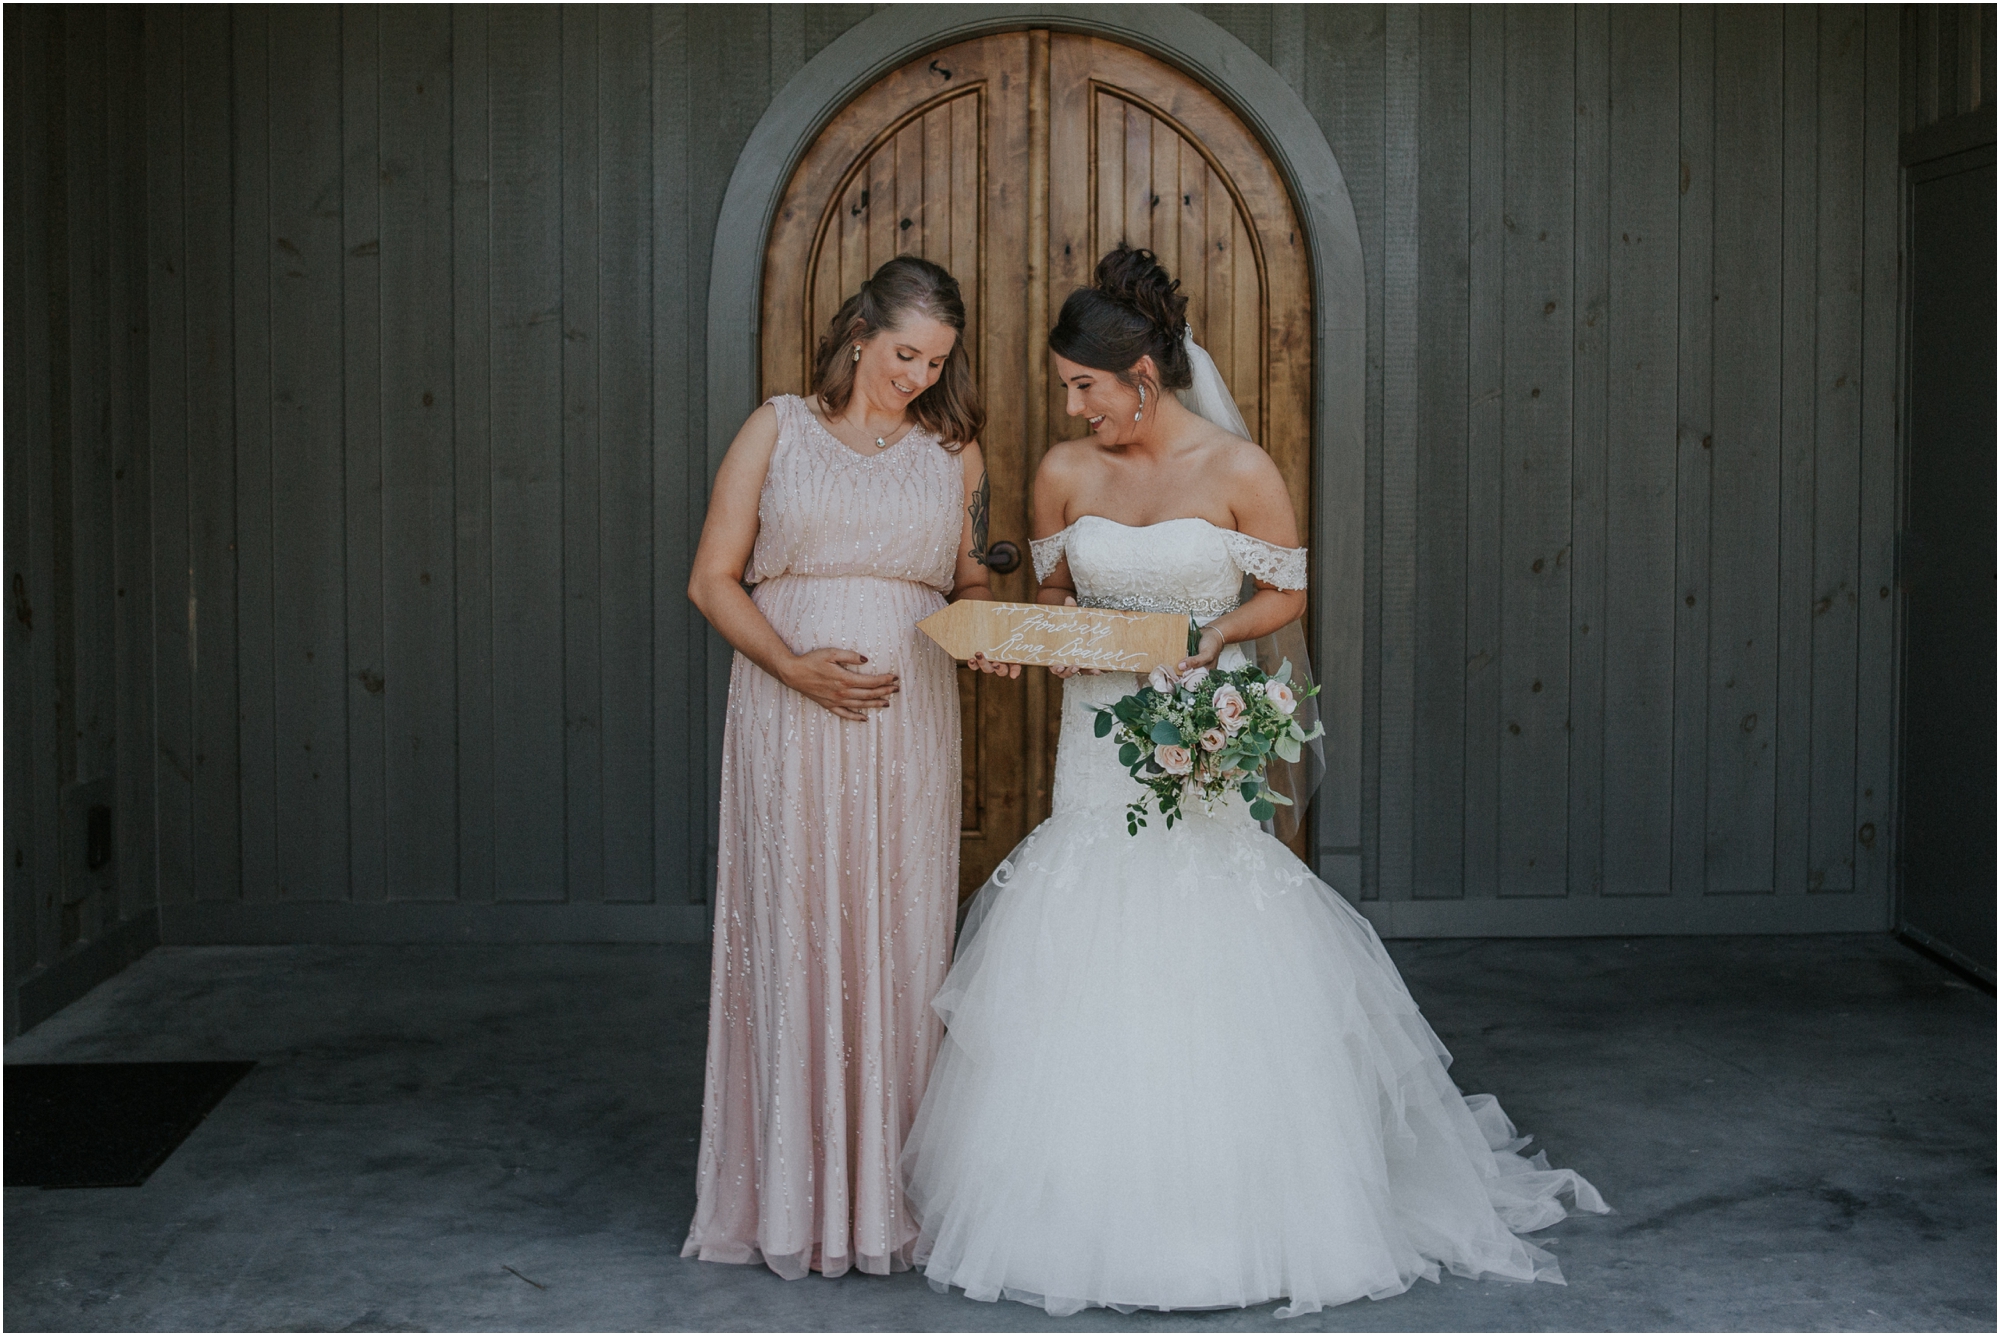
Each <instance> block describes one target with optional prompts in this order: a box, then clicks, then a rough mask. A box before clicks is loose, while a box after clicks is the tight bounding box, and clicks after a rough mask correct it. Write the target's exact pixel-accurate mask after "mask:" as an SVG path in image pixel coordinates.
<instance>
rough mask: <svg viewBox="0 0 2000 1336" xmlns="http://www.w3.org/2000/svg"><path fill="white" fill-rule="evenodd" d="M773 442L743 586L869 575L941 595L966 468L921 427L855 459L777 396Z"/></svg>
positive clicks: (953, 550)
mask: <svg viewBox="0 0 2000 1336" xmlns="http://www.w3.org/2000/svg"><path fill="white" fill-rule="evenodd" d="M771 403H772V405H773V406H774V407H775V408H776V409H777V410H778V445H777V448H776V450H774V451H773V452H772V455H771V466H770V469H769V471H768V472H766V474H765V475H764V490H763V492H762V494H761V495H759V497H758V498H757V546H756V548H755V549H754V550H753V551H752V552H751V554H750V564H749V566H748V568H747V569H745V571H744V572H743V579H744V582H745V583H746V584H758V583H760V582H762V581H765V580H769V579H772V578H773V577H775V576H779V575H870V576H876V577H878V578H880V579H885V580H907V581H910V582H911V583H913V584H924V585H929V586H930V587H931V588H933V589H936V590H938V591H939V592H941V593H948V592H950V590H951V586H952V577H953V575H954V574H955V573H956V569H957V565H958V543H959V538H960V536H961V534H962V533H963V524H964V519H965V470H964V465H963V464H961V463H960V461H959V457H958V456H957V455H954V454H951V453H949V452H948V451H946V450H945V448H944V447H943V446H941V445H939V444H938V441H937V437H935V436H933V435H931V434H930V433H929V432H927V431H925V430H924V429H923V428H921V427H915V428H912V429H911V430H910V431H909V432H908V433H907V434H906V435H905V436H904V437H903V439H902V440H900V441H898V442H896V443H895V444H894V445H892V446H890V447H889V448H888V449H887V450H884V451H882V452H881V453H880V454H876V455H858V454H856V453H855V452H854V451H852V450H850V449H848V448H847V447H846V446H844V445H842V444H841V443H840V441H839V440H838V439H837V438H836V437H835V436H834V435H833V433H832V432H830V431H828V430H827V429H826V426H825V424H823V423H822V422H820V420H819V419H818V418H817V417H815V416H813V411H812V409H811V408H810V407H808V406H807V405H806V401H805V400H803V399H801V398H799V397H798V396H797V395H791V394H781V395H779V396H777V397H776V398H774V399H772V400H771Z"/></svg>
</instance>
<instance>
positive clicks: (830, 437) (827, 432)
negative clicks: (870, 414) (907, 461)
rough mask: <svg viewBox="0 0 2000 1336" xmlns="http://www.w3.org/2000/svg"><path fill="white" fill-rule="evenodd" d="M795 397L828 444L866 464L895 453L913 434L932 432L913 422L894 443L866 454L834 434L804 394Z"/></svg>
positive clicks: (925, 434)
mask: <svg viewBox="0 0 2000 1336" xmlns="http://www.w3.org/2000/svg"><path fill="white" fill-rule="evenodd" d="M793 398H795V399H797V400H798V401H799V411H800V412H801V413H804V414H805V415H806V417H808V418H809V419H811V421H812V425H813V426H814V428H816V429H817V430H818V432H819V434H820V435H821V436H823V437H825V438H826V443H827V444H828V445H831V446H833V447H834V448H835V449H837V450H839V451H840V453H841V454H843V455H846V456H847V457H848V458H849V459H857V460H860V461H861V462H862V463H864V464H865V463H868V462H869V461H870V460H875V459H880V458H882V457H883V456H884V455H890V454H894V453H895V452H896V451H897V450H899V449H901V448H902V446H903V444H904V443H905V442H907V441H908V440H909V439H910V438H911V437H912V436H928V435H929V434H930V433H929V432H927V431H925V430H924V428H923V424H922V423H918V422H912V423H911V424H910V429H909V430H908V431H906V432H904V433H903V434H902V435H901V436H898V437H897V438H896V439H895V441H894V443H892V444H890V445H885V446H883V447H882V448H881V449H880V450H877V451H876V452H875V453H874V454H872V455H864V454H862V453H861V452H860V451H859V450H856V449H855V448H854V447H853V446H851V445H849V444H848V443H847V442H846V441H843V440H841V439H840V438H839V437H838V436H835V435H834V434H833V428H831V427H829V426H827V425H826V423H825V422H824V421H823V420H821V418H820V415H819V414H817V413H815V412H813V410H812V405H811V404H809V403H807V402H806V401H805V398H804V396H802V395H794V396H793Z"/></svg>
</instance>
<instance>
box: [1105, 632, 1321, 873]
mask: <svg viewBox="0 0 2000 1336" xmlns="http://www.w3.org/2000/svg"><path fill="white" fill-rule="evenodd" d="M1291 675H1292V665H1291V663H1290V661H1289V660H1288V661H1286V662H1285V663H1284V664H1282V665H1281V666H1280V667H1279V668H1278V671H1277V672H1276V673H1272V674H1266V673H1265V672H1264V670H1263V669H1261V668H1258V667H1257V666H1256V665H1255V664H1249V665H1246V666H1244V667H1242V668H1232V669H1230V670H1228V671H1226V672H1211V671H1210V670H1208V669H1206V668H1194V669H1190V670H1189V671H1188V672H1186V673H1182V674H1176V673H1174V672H1173V670H1172V669H1170V668H1168V667H1166V666H1165V665H1164V664H1162V665H1161V666H1160V667H1158V668H1155V669H1154V670H1153V671H1152V675H1151V676H1150V677H1149V678H1148V679H1147V681H1146V684H1145V685H1144V686H1142V687H1140V688H1139V689H1138V690H1137V691H1135V692H1133V693H1132V694H1131V695H1129V696H1126V697H1123V698H1122V699H1120V700H1118V701H1116V702H1114V703H1113V704H1110V705H1102V706H1099V707H1098V710H1097V736H1098V737H1100V738H1102V737H1110V736H1112V734H1113V733H1114V732H1115V733H1116V740H1117V742H1118V760H1119V763H1120V764H1121V765H1123V766H1125V768H1126V769H1127V770H1129V771H1130V772H1131V775H1132V778H1134V779H1136V780H1138V781H1139V782H1140V783H1141V784H1143V785H1145V786H1146V787H1147V788H1148V789H1150V790H1151V791H1152V799H1153V801H1154V803H1155V804H1156V805H1157V806H1158V809H1159V813H1160V815H1161V816H1163V817H1165V818H1166V819H1167V828H1168V829H1169V830H1171V829H1173V825H1174V822H1175V821H1176V820H1177V819H1179V818H1180V817H1181V816H1182V815H1183V814H1184V813H1183V811H1182V804H1183V803H1184V802H1186V801H1187V800H1188V799H1190V798H1192V799H1194V800H1196V801H1199V802H1200V803H1201V804H1202V805H1203V807H1204V808H1210V809H1212V808H1213V805H1214V803H1215V801H1216V799H1218V798H1220V797H1222V796H1223V795H1224V794H1225V793H1227V792H1228V791H1229V790H1231V789H1235V790H1237V791H1238V792H1240V793H1241V794H1242V795H1243V797H1244V798H1245V800H1247V801H1248V802H1249V804H1250V815H1251V816H1253V817H1255V818H1256V819H1257V820H1259V821H1269V820H1270V819H1271V817H1272V816H1273V815H1274V814H1275V813H1276V812H1277V810H1278V806H1279V805H1281V804H1282V805H1283V806H1286V807H1290V806H1291V805H1292V801H1291V799H1289V798H1287V797H1285V795H1284V794H1282V793H1278V792H1276V791H1275V790H1273V789H1272V788H1271V787H1270V786H1269V785H1268V784H1266V783H1265V781H1264V767H1265V766H1266V765H1267V764H1269V762H1270V759H1271V757H1272V756H1274V755H1275V756H1277V757H1278V758H1279V759H1280V760H1284V761H1296V760H1298V759H1299V745H1300V744H1301V743H1305V742H1310V741H1312V740H1313V739H1314V738H1316V737H1318V736H1319V735H1320V732H1321V728H1320V725H1319V724H1317V723H1315V724H1314V725H1313V729H1312V732H1310V733H1308V732H1306V731H1305V729H1304V728H1302V727H1301V726H1300V725H1299V723H1298V721H1297V720H1296V719H1294V718H1293V717H1292V715H1293V713H1294V712H1295V711H1296V710H1297V709H1298V707H1299V699H1300V697H1301V696H1302V695H1304V696H1311V695H1315V694H1317V693H1318V691H1319V688H1318V687H1317V686H1313V687H1308V688H1307V689H1306V690H1305V691H1303V692H1299V691H1297V690H1295V689H1294V688H1293V686H1292V684H1291V681H1290V678H1291ZM1146 802H1147V800H1146V798H1144V797H1141V798H1140V799H1139V800H1138V801H1136V802H1134V803H1133V804H1132V805H1131V806H1130V807H1129V808H1127V809H1126V812H1125V830H1126V833H1127V834H1129V835H1137V834H1138V833H1139V827H1141V826H1143V825H1145V824H1146Z"/></svg>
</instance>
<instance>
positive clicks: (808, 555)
mask: <svg viewBox="0 0 2000 1336" xmlns="http://www.w3.org/2000/svg"><path fill="white" fill-rule="evenodd" d="M772 402H773V403H774V404H775V405H776V407H777V411H778V422H779V428H778V444H777V447H776V450H775V451H774V453H773V455H772V458H771V465H770V471H769V473H768V474H767V475H766V478H765V481H764V488H763V493H762V495H761V496H760V498H759V501H758V507H757V515H758V534H757V544H756V548H755V551H754V553H753V554H752V557H751V561H750V567H749V569H748V570H747V571H746V572H745V577H744V578H745V581H746V583H752V584H755V586H756V589H755V591H754V592H753V594H752V595H751V597H752V598H753V600H754V601H755V602H756V604H757V607H758V608H759V610H761V611H762V612H763V614H764V616H765V617H766V618H768V619H769V620H770V623H771V625H772V626H773V627H774V628H776V630H777V632H778V634H779V635H780V636H782V637H784V639H785V642H786V643H787V644H788V645H790V646H791V647H792V648H793V649H794V650H795V651H799V652H803V651H806V650H810V649H816V648H822V647H834V648H844V649H853V650H858V651H860V652H861V653H863V654H865V655H867V656H868V663H867V666H866V669H865V670H864V671H876V672H896V673H900V674H901V675H902V688H901V691H900V692H899V693H898V694H897V695H896V696H895V698H894V700H893V703H892V704H891V705H890V706H889V707H888V708H887V709H886V710H882V711H879V712H875V713H872V714H871V716H870V717H869V718H868V719H867V720H866V721H865V722H856V721H852V720H845V719H842V718H840V717H839V716H837V715H835V714H833V713H831V712H830V711H828V710H826V709H824V708H822V707H821V706H819V705H817V704H815V703H814V702H813V701H811V700H808V699H807V698H806V697H805V696H802V695H800V694H799V693H798V692H796V691H793V690H792V689H791V688H789V687H786V686H784V685H783V684H781V683H779V682H778V681H777V680H776V679H774V678H772V677H771V676H770V675H768V674H767V673H765V672H764V671H763V670H762V669H761V668H759V667H757V666H756V665H755V664H753V663H751V662H750V661H749V660H748V659H746V658H744V657H743V656H742V655H740V654H739V655H737V656H736V658H735V663H734V665H733V666H732V668H731V670H730V675H729V715H728V719H727V721H726V723H725V726H724V731H723V760H722V813H721V843H720V845H719V851H720V852H719V857H718V860H717V867H716V888H715V890H716V895H715V938H714V965H713V975H712V977H711V980H710V987H709V1018H708V1065H707V1073H706V1092H705V1096H704V1102H703V1106H702V1125H701V1146H700V1160H699V1168H698V1175H699V1178H698V1192H697V1195H698V1200H697V1203H696V1207H695V1216H694V1224H693V1227H692V1228H691V1229H690V1231H689V1233H688V1239H687V1244H686V1246H685V1247H683V1248H682V1250H681V1255H682V1256H684V1257H699V1258H701V1259H703V1260H705V1261H713V1262H756V1261H762V1262H764V1263H765V1264H766V1265H767V1266H769V1267H770V1268H771V1269H772V1270H773V1271H775V1272H777V1273H778V1274H779V1275H781V1276H785V1277H787V1278H789V1279H796V1278H798V1277H801V1276H803V1275H805V1274H806V1272H807V1271H808V1270H817V1271H822V1272H824V1273H825V1274H827V1275H829V1276H833V1275H839V1274H841V1273H843V1272H845V1271H846V1270H847V1269H848V1268H849V1267H859V1268H860V1269H861V1270H863V1271H869V1272H876V1273H884V1272H888V1271H892V1270H902V1269H905V1268H906V1267H908V1265H909V1263H910V1248H911V1245H912V1243H913V1242H914V1241H915V1238H916V1233H917V1227H916V1223H915V1221H914V1220H913V1219H912V1218H911V1216H910V1212H909V1208H908V1205H907V1203H906V1202H905V1200H904V1196H903V1190H902V1187H901V1185H900V1182H899V1180H898V1177H897V1160H898V1158H899V1156H900V1155H901V1152H902V1148H903V1138H904V1134H905V1133H906V1132H907V1130H908V1128H909V1126H910V1122H911V1120H912V1119H913V1118H914V1117H915V1115H916V1111H917V1105H918V1102H919V1101H920V1100H921V1099H922V1098H923V1093H924V1083H925V1080H926V1078H927V1077H928V1076H929V1073H930V1067H931V1061H932V1058H933V1057H934V1055H935V1054H936V1052H937V1048H938V1044H939V1041H940V1037H941V1034H940V1032H941V1027H940V1024H939V1021H938V1017H937V1014H936V1013H935V1012H934V1011H932V1009H931V1005H930V1003H931V998H932V997H933V996H934V995H935V994H936V992H937V990H938V987H939V985H940V984H941V983H942V982H943V980H944V976H945V970H946V968H947V967H948V966H949V964H950V958H951V937H952V924H953V917H954V914H955V912H956V909H957V899H958V826H959V721H958V694H957V684H956V682H955V681H954V677H953V671H954V670H953V665H952V661H951V659H950V658H949V657H948V656H947V655H946V654H945V653H944V652H943V651H942V650H941V649H939V648H938V647H937V646H936V645H935V644H933V643H932V642H931V641H930V640H929V639H928V638H926V637H925V636H924V635H923V633H922V632H920V631H918V630H917V629H916V624H917V622H918V621H919V620H921V619H922V618H924V617H927V616H929V615H930V614H931V613H933V612H935V611H937V610H938V609H939V608H941V607H943V606H944V603H945V599H944V594H945V593H947V592H949V590H950V588H951V585H952V578H953V574H954V568H955V563H956V561H957V555H958V544H959V539H960V536H961V534H962V532H963V529H962V524H963V517H964V514H965V510H964V506H965V488H964V480H963V472H962V468H961V465H960V462H959V458H958V456H956V455H954V454H950V453H948V452H946V451H945V449H944V448H943V447H942V446H941V445H940V444H939V443H938V441H937V439H936V438H935V437H934V436H932V435H930V434H928V433H926V432H925V431H923V430H922V429H921V428H918V429H914V430H912V431H910V432H909V433H908V434H906V435H905V436H904V437H903V439H902V440H901V441H898V442H897V443H896V444H895V445H892V446H890V447H889V448H888V449H887V450H884V451H883V452H881V453H880V454H878V455H873V456H867V457H864V456H862V455H858V454H856V453H855V452H853V451H852V450H850V449H848V448H847V447H846V446H845V445H842V444H841V443H840V442H839V441H838V440H837V439H835V438H834V436H833V435H832V433H831V432H829V431H827V429H826V427H825V426H824V425H823V424H822V423H821V422H820V421H819V419H818V418H817V417H815V416H814V415H813V412H812V410H811V409H810V408H808V407H807V405H806V404H805V402H804V401H803V400H801V399H798V398H795V397H792V396H789V395H787V396H781V397H779V398H777V399H774V400H773V401H772Z"/></svg>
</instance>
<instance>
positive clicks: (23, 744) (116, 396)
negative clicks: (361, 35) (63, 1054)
mask: <svg viewBox="0 0 2000 1336" xmlns="http://www.w3.org/2000/svg"><path fill="white" fill-rule="evenodd" d="M5 24H6V74H5V84H6V123H7V126H6V135H7V137H6V187H5V189H6V205H5V207H6V243H7V257H6V316H5V322H6V341H7V342H6V356H7V368H6V385H5V393H6V443H5V456H6V563H7V574H6V583H7V613H6V619H5V622H6V694H7V713H6V751H7V756H6V781H7V782H6V861H5V869H6V870H5V898H6V914H5V924H6V934H5V935H6V942H5V955H6V1030H7V1033H8V1034H10V1035H11V1034H14V1033H18V1032H19V1030H20V1029H22V1028H23V1027H25V1026H27V1025H32V1024H34V1023H35V1022H36V1021H38V1020H40V1019H41V1018H42V1017H44V1016H46V1015H48V1014H49V1013H50V1012H52V1011H54V1010H55V1009H56V1008H58V1007H60V1006H62V1005H63V1004H65V1003H67V1002H68V1001H69V1000H70V999H71V998H74V997H76V996H78V995H79V994H81V993H82V992H83V991H85V990H86V989H88V988H89V987H90V986H91V985H93V984H95V983H96V982H97V981H98V980H100V979H102V978H104V977H106V976H107V975H109V974H111V973H113V972H115V971H116V970H117V969H119V968H121V967H122V966H123V965H124V964H126V963H127V962H129V961H130V960H132V959H134V958H136V957H137V955H138V954H140V953H142V952H144V951H145V950H146V949H147V948H149V947H150V946H151V945H152V944H153V942H155V941H156V940H158V927H157V924H158V919H157V915H156V913H155V908H156V904H155V895H156V887H157V885H158V884H159V875H158V873H159V867H158V862H157V860H158V858H159V850H158V848H157V843H156V840H155V832H156V824H155V820H154V816H153V813H154V810H155V807H156V802H157V794H156V792H155V787H154V786H155V783H156V779H157V774H158V768H157V767H156V764H155V749H156V746H157V745H159V744H158V743H157V742H156V723H155V715H154V710H155V706H156V698H155V694H154V683H155V681H156V680H157V678H156V660H155V653H156V650H157V644H156V641H155V637H154V634H153V623H154V598H155V596H156V592H157V587H156V583H155V580H154V573H155V565H154V551H153V537H154V534H153V528H152V514H153V502H154V499H155V493H154V490H153V484H154V481H155V479H154V476H153V473H152V464H153V459H154V454H153V450H152V433H151V430H150V423H149V414H150V410H151V399H150V396H149V394H148V393H147V385H148V379H149V370H150V367H149V346H148V340H147V329H148V311H147V285H146V282H145V273H144V271H145V266H146V255H147V250H148V245H149V237H148V231H147V211H146V207H145V201H146V182H147V163H148V161H149V158H150V156H151V152H152V147H153V145H152V140H151V136H150V129H151V125H150V116H149V109H148V106H147V95H148V90H147V86H146V84H145V82H144V80H143V77H142V70H143V68H144V65H145V63H146V62H145V53H144V50H143V37H144V34H143V30H142V28H141V26H140V24H139V21H138V15H137V12H136V10H135V9H133V8H132V7H128V6H120V7H98V6H75V7H70V8H58V7H53V6H51V7H39V6H37V7H19V8H10V9H8V10H7V11H6V14H5ZM165 426H166V428H167V432H166V434H167V435H168V436H169V438H170V439H171V438H172V434H173V432H174V430H175V424H174V423H171V422H170V423H168V424H165ZM93 809H101V810H102V812H104V813H108V814H109V816H110V817H111V822H110V824H109V826H108V827H104V828H103V829H102V830H101V831H100V836H102V835H105V834H108V836H109V843H108V844H105V843H104V842H103V840H102V839H101V838H100V839H99V840H98V841H96V842H95V843H96V844H97V845H98V847H97V848H95V849H93V847H92V845H93V840H92V838H91V828H92V820H91V814H92V810H93Z"/></svg>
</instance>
